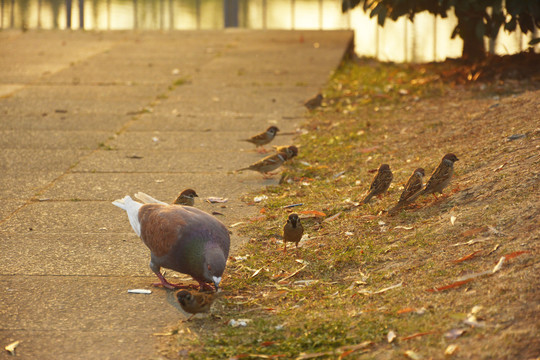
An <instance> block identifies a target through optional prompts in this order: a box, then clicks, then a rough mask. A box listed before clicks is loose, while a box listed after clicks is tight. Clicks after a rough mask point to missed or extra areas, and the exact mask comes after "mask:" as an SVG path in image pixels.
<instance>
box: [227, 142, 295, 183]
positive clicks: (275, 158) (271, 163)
mask: <svg viewBox="0 0 540 360" xmlns="http://www.w3.org/2000/svg"><path fill="white" fill-rule="evenodd" d="M289 151H290V154H291V155H292V156H290V157H289V155H287V153H286V152H280V153H276V154H273V155H268V156H267V157H265V158H262V159H261V160H259V161H257V162H255V163H253V164H251V165H250V166H248V167H245V168H242V169H238V170H236V171H242V170H252V171H258V172H260V173H261V174H263V176H264V177H265V178H267V177H269V175H271V174H269V173H270V172H271V171H273V170H276V169H277V168H279V167H280V166H281V165H283V163H284V162H285V161H286V160H289V159H291V158H293V157H295V156H296V155H298V148H297V147H296V146H294V145H291V146H289Z"/></svg>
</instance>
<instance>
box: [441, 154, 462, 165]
mask: <svg viewBox="0 0 540 360" xmlns="http://www.w3.org/2000/svg"><path fill="white" fill-rule="evenodd" d="M458 160H459V159H458V158H457V156H456V155H454V154H452V153H449V154H446V155H444V157H443V161H450V162H451V163H452V164H454V163H455V162H456V161H458Z"/></svg>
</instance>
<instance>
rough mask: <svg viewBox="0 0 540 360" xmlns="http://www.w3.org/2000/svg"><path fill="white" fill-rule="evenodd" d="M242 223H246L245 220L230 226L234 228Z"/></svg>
mask: <svg viewBox="0 0 540 360" xmlns="http://www.w3.org/2000/svg"><path fill="white" fill-rule="evenodd" d="M242 224H244V222H243V221H240V222H237V223H234V224H232V225H231V226H229V227H231V228H234V227H237V226H238V225H242Z"/></svg>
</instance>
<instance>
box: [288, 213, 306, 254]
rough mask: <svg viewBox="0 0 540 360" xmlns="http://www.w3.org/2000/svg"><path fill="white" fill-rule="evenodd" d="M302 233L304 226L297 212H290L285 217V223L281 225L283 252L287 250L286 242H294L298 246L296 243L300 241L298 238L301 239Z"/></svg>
mask: <svg viewBox="0 0 540 360" xmlns="http://www.w3.org/2000/svg"><path fill="white" fill-rule="evenodd" d="M303 234H304V227H303V226H302V223H301V222H300V218H299V217H298V214H290V215H289V217H288V219H287V223H286V224H285V226H284V227H283V244H284V245H285V247H284V248H283V252H286V251H287V243H288V242H293V243H295V244H296V247H297V248H298V243H299V242H300V239H302V235H303Z"/></svg>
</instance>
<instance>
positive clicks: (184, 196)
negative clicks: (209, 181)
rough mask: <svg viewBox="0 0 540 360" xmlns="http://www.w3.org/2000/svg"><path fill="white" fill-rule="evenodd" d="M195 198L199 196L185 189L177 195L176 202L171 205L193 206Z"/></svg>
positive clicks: (191, 190) (193, 191)
mask: <svg viewBox="0 0 540 360" xmlns="http://www.w3.org/2000/svg"><path fill="white" fill-rule="evenodd" d="M196 197H199V195H197V193H196V192H195V190H193V189H186V190H184V191H182V192H181V193H180V194H179V195H178V197H177V198H176V200H174V201H173V205H185V206H193V205H195V198H196Z"/></svg>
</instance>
